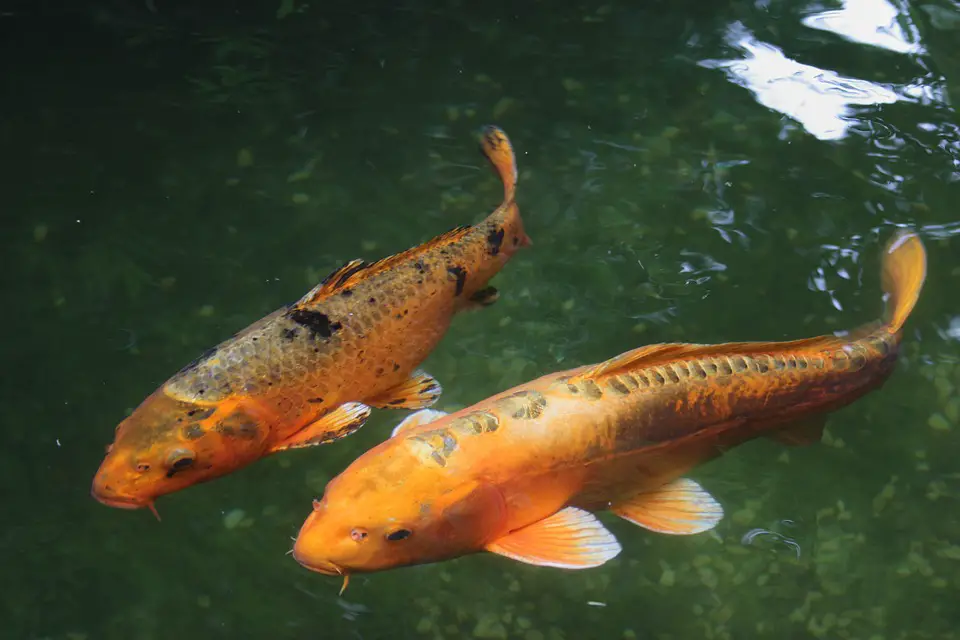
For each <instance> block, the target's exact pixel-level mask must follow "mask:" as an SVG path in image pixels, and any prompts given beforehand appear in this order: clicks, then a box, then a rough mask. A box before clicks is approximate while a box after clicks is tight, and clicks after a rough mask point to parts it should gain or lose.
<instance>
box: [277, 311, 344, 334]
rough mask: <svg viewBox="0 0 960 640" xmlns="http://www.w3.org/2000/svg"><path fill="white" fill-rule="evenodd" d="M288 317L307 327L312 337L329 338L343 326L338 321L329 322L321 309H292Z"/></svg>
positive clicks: (328, 318)
mask: <svg viewBox="0 0 960 640" xmlns="http://www.w3.org/2000/svg"><path fill="white" fill-rule="evenodd" d="M288 317H289V318H290V319H291V320H293V321H294V322H296V323H297V324H299V325H301V326H304V327H306V328H307V329H309V330H310V333H312V334H313V336H314V337H316V336H320V337H321V338H329V337H330V336H332V335H333V334H334V333H336V332H337V331H339V330H340V329H341V327H343V325H342V324H340V323H339V322H331V321H330V317H329V316H328V315H327V314H325V313H323V312H321V311H310V310H309V309H294V310H293V311H291V312H290V313H289V314H288Z"/></svg>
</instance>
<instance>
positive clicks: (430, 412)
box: [390, 409, 450, 438]
mask: <svg viewBox="0 0 960 640" xmlns="http://www.w3.org/2000/svg"><path fill="white" fill-rule="evenodd" d="M448 415H450V414H449V413H447V412H446V411H439V410H437V409H421V410H420V411H417V412H416V413H411V414H410V415H408V416H407V417H406V418H404V419H403V421H402V422H401V423H400V424H398V425H397V426H395V427H394V428H393V431H391V432H390V437H391V438H392V437H394V436H395V435H397V434H399V433H403V432H404V431H409V430H410V429H413V428H414V427H419V426H420V425H422V424H428V423H430V422H433V421H434V420H439V419H440V418H443V417H444V416H448Z"/></svg>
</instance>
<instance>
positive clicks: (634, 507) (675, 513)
mask: <svg viewBox="0 0 960 640" xmlns="http://www.w3.org/2000/svg"><path fill="white" fill-rule="evenodd" d="M610 511H612V512H613V513H615V514H617V515H618V516H620V517H621V518H623V519H624V520H627V521H629V522H632V523H634V524H636V525H639V526H641V527H644V528H645V529H649V530H650V531H656V532H657V533H669V534H673V535H692V534H695V533H703V532H704V531H709V530H710V529H713V528H714V527H715V526H717V523H718V522H720V520H722V519H723V507H721V506H720V503H719V502H717V501H716V500H715V499H714V497H713V496H711V495H710V494H709V493H707V492H706V491H705V490H704V489H703V487H701V486H700V485H699V484H697V483H696V482H694V481H693V480H690V479H689V478H679V479H677V480H674V481H673V482H670V483H668V484H665V485H664V486H662V487H660V488H659V489H657V490H655V491H649V492H644V493H638V494H637V495H635V496H634V497H632V498H630V499H629V500H627V501H625V502H622V503H620V504H616V505H614V506H612V507H610Z"/></svg>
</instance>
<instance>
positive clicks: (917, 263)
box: [881, 231, 927, 333]
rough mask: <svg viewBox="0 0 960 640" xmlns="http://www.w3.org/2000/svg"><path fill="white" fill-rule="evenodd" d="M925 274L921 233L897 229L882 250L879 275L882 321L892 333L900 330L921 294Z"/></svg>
mask: <svg viewBox="0 0 960 640" xmlns="http://www.w3.org/2000/svg"><path fill="white" fill-rule="evenodd" d="M926 276H927V251H926V249H924V247H923V242H922V241H921V240H920V236H918V235H917V234H915V233H913V232H910V231H898V232H897V234H896V235H894V236H893V237H892V238H891V239H890V241H889V242H888V243H887V246H886V249H885V250H884V254H883V273H882V275H881V279H882V283H883V292H884V293H885V294H886V295H887V310H886V313H885V314H884V322H885V323H886V325H887V328H888V329H889V330H890V331H891V332H893V333H896V332H898V331H900V329H901V328H902V327H903V324H904V323H905V322H906V321H907V317H908V316H909V315H910V313H911V312H912V311H913V307H914V306H915V305H916V304H917V298H919V297H920V290H921V289H922V288H923V281H924V279H925V278H926Z"/></svg>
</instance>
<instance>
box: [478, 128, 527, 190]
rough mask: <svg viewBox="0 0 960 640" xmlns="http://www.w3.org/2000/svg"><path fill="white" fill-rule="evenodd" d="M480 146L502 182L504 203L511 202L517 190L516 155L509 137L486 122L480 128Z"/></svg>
mask: <svg viewBox="0 0 960 640" xmlns="http://www.w3.org/2000/svg"><path fill="white" fill-rule="evenodd" d="M480 148H481V150H482V151H483V155H485V156H486V157H487V160H489V161H490V163H491V164H492V165H493V168H494V169H495V170H496V172H497V175H498V176H500V181H501V182H503V199H504V203H507V202H511V201H512V200H513V197H514V194H515V193H516V190H517V179H518V175H517V157H516V154H515V153H514V151H513V145H511V144H510V138H508V137H507V134H506V133H505V132H504V130H503V129H501V128H500V127H498V126H496V125H493V124H488V125H484V126H483V127H481V128H480Z"/></svg>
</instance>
